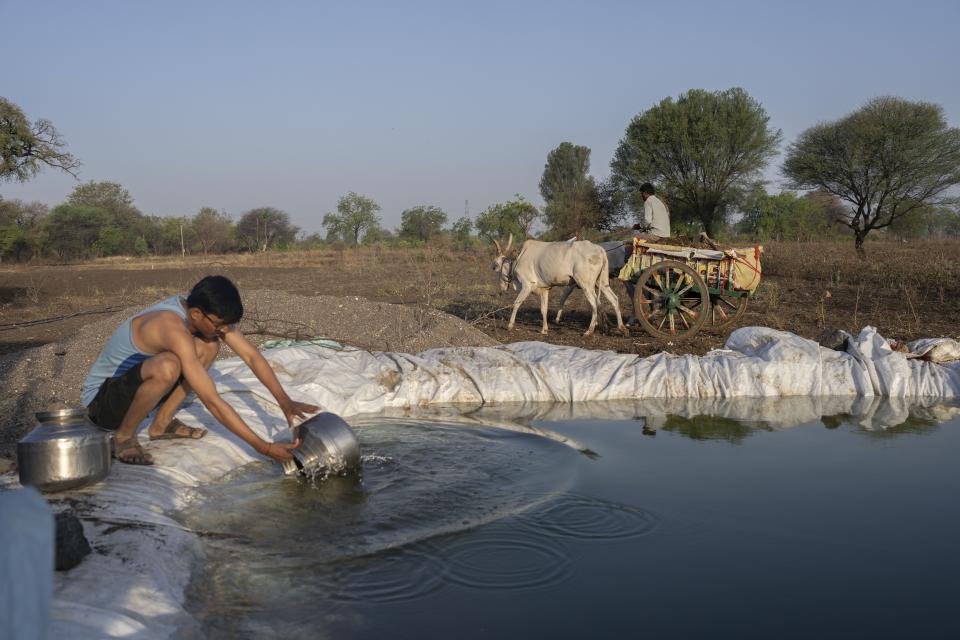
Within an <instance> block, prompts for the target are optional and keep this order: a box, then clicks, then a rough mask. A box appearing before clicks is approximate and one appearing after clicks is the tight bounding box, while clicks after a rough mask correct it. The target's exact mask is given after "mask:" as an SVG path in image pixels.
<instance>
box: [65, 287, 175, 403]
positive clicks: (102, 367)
mask: <svg viewBox="0 0 960 640" xmlns="http://www.w3.org/2000/svg"><path fill="white" fill-rule="evenodd" d="M183 301H184V299H183V298H182V297H181V296H173V297H171V298H167V299H166V300H163V301H161V302H158V303H157V304H154V305H151V306H149V307H147V308H146V309H144V310H143V311H141V312H140V313H138V314H136V315H135V316H132V317H130V318H127V319H126V320H124V321H123V324H121V325H120V326H119V327H117V330H116V331H114V332H113V335H112V336H110V339H109V340H108V341H107V344H106V345H104V347H103V350H102V351H101V352H100V355H99V356H98V357H97V361H96V362H94V363H93V366H92V367H91V368H90V373H89V374H87V379H86V380H84V381H83V390H82V391H81V392H80V400H81V401H82V402H83V404H84V406H88V405H89V404H90V403H91V402H93V399H94V398H95V397H97V392H98V391H99V390H100V386H101V385H102V384H103V381H104V380H106V379H107V378H115V377H117V376H122V375H123V374H124V373H126V372H127V371H129V370H130V369H132V368H133V367H135V366H137V365H138V364H139V363H141V362H143V361H144V360H146V359H147V358H150V357H152V356H154V355H156V354H154V353H144V352H143V351H140V350H139V349H137V347H136V346H134V344H133V335H132V333H131V326H130V323H131V322H132V321H133V319H134V318H139V317H140V316H142V315H146V314H148V313H153V312H154V311H173V312H174V313H175V314H177V315H178V316H180V317H181V318H183V323H184V324H187V310H186V309H185V308H184V304H183Z"/></svg>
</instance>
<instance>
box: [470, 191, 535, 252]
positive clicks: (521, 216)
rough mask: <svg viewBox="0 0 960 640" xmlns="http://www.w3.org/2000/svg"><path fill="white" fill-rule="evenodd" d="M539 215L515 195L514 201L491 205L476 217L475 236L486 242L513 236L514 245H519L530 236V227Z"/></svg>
mask: <svg viewBox="0 0 960 640" xmlns="http://www.w3.org/2000/svg"><path fill="white" fill-rule="evenodd" d="M539 215H540V212H539V211H538V210H537V208H536V207H535V206H533V205H532V204H531V203H529V202H527V201H526V200H525V199H524V198H523V196H521V195H520V194H516V200H510V201H509V202H504V203H501V204H495V205H492V206H490V207H488V208H487V210H486V211H484V212H483V213H481V214H480V215H479V216H477V221H476V223H475V224H476V227H477V234H478V235H479V236H480V237H481V238H483V239H484V240H486V241H487V242H493V241H494V240H503V239H505V238H507V237H508V236H509V235H510V234H513V241H514V244H516V245H519V243H520V242H522V241H523V240H525V239H526V238H527V236H529V235H530V226H531V225H532V224H533V222H534V221H535V220H536V219H537V217H539Z"/></svg>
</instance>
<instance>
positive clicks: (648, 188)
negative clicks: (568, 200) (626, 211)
mask: <svg viewBox="0 0 960 640" xmlns="http://www.w3.org/2000/svg"><path fill="white" fill-rule="evenodd" d="M656 192H657V190H656V189H654V188H653V185H652V184H650V183H649V182H644V183H643V184H642V185H640V193H649V194H650V195H653V194H655V193H656Z"/></svg>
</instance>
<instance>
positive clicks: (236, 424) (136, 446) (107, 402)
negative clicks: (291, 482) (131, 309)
mask: <svg viewBox="0 0 960 640" xmlns="http://www.w3.org/2000/svg"><path fill="white" fill-rule="evenodd" d="M242 316H243V304H242V303H241V302H240V293H239V292H238V291H237V288H236V287H235V286H234V284H233V283H232V282H231V281H230V280H228V279H227V278H225V277H224V276H207V277H206V278H204V279H203V280H201V281H200V282H198V283H197V284H196V285H194V287H193V289H192V290H191V291H190V295H188V296H187V297H186V298H183V297H181V296H173V297H171V298H167V299H166V300H163V301H161V302H158V303H157V304H154V305H153V306H150V307H147V309H145V310H144V311H142V312H140V313H139V314H137V315H135V316H133V317H132V318H129V319H127V320H126V321H125V322H124V323H123V324H121V325H120V326H119V327H118V328H117V330H116V331H114V333H113V335H112V336H111V337H110V340H109V341H108V342H107V344H106V345H105V346H104V347H103V350H102V351H101V352H100V355H99V357H98V358H97V360H96V362H94V364H93V367H92V368H91V369H90V373H89V374H88V375H87V378H86V380H85V381H84V383H83V391H82V392H81V398H82V400H83V403H84V405H86V406H87V412H88V414H89V416H90V419H91V420H92V421H93V422H94V424H96V425H98V426H100V427H102V428H104V429H111V430H116V436H115V444H116V450H117V453H116V455H117V458H118V459H119V460H120V461H121V462H126V463H128V464H143V465H150V464H153V456H151V455H150V454H149V453H147V452H146V451H144V450H143V448H142V447H141V446H140V443H139V441H138V439H137V434H136V429H137V427H138V426H139V425H140V423H141V422H142V421H143V420H144V419H145V418H146V417H147V415H148V414H149V413H150V412H151V411H152V410H153V409H154V408H156V409H157V412H156V415H155V416H154V418H153V421H152V422H151V424H150V426H149V428H148V429H147V434H148V435H149V436H150V439H151V440H169V439H174V438H184V439H194V440H196V439H199V438H202V437H203V436H204V435H205V434H206V431H205V430H204V429H198V428H194V427H190V426H188V425H186V424H184V423H182V422H181V421H180V420H178V419H176V418H174V415H175V414H176V412H177V410H178V409H179V408H180V405H181V403H182V402H183V400H184V398H185V397H186V395H187V393H189V392H190V391H194V392H196V394H197V397H199V398H200V401H201V402H203V404H204V406H205V407H206V408H207V410H208V411H210V413H211V414H212V415H213V417H215V418H216V419H217V420H218V421H220V423H221V424H222V425H223V426H225V427H226V428H227V429H229V430H230V431H232V432H233V433H234V434H236V435H237V436H239V437H240V438H241V439H242V440H244V441H245V442H246V443H247V444H249V445H250V446H251V447H253V449H254V450H256V451H257V452H258V453H260V454H263V455H265V456H269V457H270V458H273V459H274V460H277V461H279V462H286V461H289V460H292V459H293V454H292V453H291V449H294V448H296V447H297V446H298V445H299V444H300V442H299V441H297V442H292V443H281V442H266V441H265V440H263V439H262V438H260V436H258V435H257V434H256V433H254V432H253V430H252V429H250V427H249V426H247V424H246V423H245V422H244V421H243V419H242V418H241V417H240V416H239V415H238V414H237V412H236V411H235V410H234V409H233V407H231V406H230V405H229V404H227V402H226V401H225V400H224V399H223V398H221V397H220V394H218V393H217V389H216V387H215V385H214V383H213V380H211V379H210V374H209V373H207V369H209V368H210V365H212V364H213V361H214V359H216V357H217V353H218V352H219V351H220V343H221V342H223V343H225V344H226V345H227V346H229V347H230V348H231V349H233V351H234V352H235V353H236V354H237V355H238V356H240V358H241V359H242V360H243V361H244V362H245V363H246V364H247V366H248V367H250V369H251V370H252V371H253V373H254V374H255V375H256V376H257V379H259V380H260V382H262V383H263V385H264V386H265V387H266V388H267V389H269V390H270V393H272V394H273V397H274V398H276V400H277V403H278V404H279V405H280V409H281V411H283V415H284V416H285V417H286V419H287V423H288V424H289V425H290V426H291V427H292V426H293V422H294V418H297V417H299V418H303V417H306V416H305V414H307V413H316V412H317V411H318V409H319V408H318V407H316V406H314V405H312V404H306V403H303V402H297V401H295V400H291V399H290V396H288V395H287V393H286V391H284V389H283V387H282V386H281V385H280V381H279V380H277V376H276V375H275V374H274V373H273V369H271V368H270V364H269V363H268V362H267V361H266V359H265V358H264V357H263V355H261V354H260V352H259V351H258V350H257V348H256V347H254V346H253V345H252V344H250V342H248V341H247V339H246V338H245V337H244V336H243V334H242V333H240V331H239V330H238V329H236V328H235V326H234V325H235V323H237V322H239V321H240V318H241V317H242Z"/></svg>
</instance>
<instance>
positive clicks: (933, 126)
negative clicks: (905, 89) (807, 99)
mask: <svg viewBox="0 0 960 640" xmlns="http://www.w3.org/2000/svg"><path fill="white" fill-rule="evenodd" d="M783 173H784V175H786V176H787V177H788V178H789V179H790V183H791V186H792V187H793V188H795V189H823V190H825V191H827V192H829V193H831V194H833V195H834V196H836V197H837V198H839V199H840V200H842V201H843V202H844V203H846V204H847V205H848V209H847V211H846V215H845V219H844V224H846V225H847V226H848V227H850V229H851V230H852V231H853V235H854V247H855V248H856V251H857V254H858V255H859V256H861V257H863V256H864V255H865V251H864V247H863V243H864V241H865V240H866V238H867V235H868V234H869V233H870V232H871V231H873V230H874V229H882V228H884V227H888V226H890V225H891V224H893V223H895V222H896V221H897V220H900V219H902V218H905V217H907V216H910V215H911V214H913V213H915V212H918V211H920V210H922V209H924V208H926V207H931V206H938V205H941V204H945V203H947V202H948V201H949V200H948V199H946V198H945V197H944V194H945V193H946V192H947V191H948V190H949V189H950V187H952V186H954V185H956V184H960V130H958V129H955V128H950V127H948V126H947V122H946V120H945V119H944V117H943V109H942V108H941V107H939V106H938V105H934V104H930V103H926V102H911V101H909V100H904V99H902V98H895V97H882V98H876V99H874V100H871V101H870V102H868V103H867V104H866V105H865V106H864V107H862V108H860V109H858V110H857V111H854V112H853V113H850V114H848V115H846V116H844V117H843V118H841V119H839V120H836V121H834V122H827V123H822V124H818V125H816V126H813V127H811V128H809V129H807V130H806V131H804V132H803V133H801V134H800V136H799V137H798V138H797V140H796V141H795V142H794V143H793V144H791V145H790V146H789V147H788V149H787V156H786V160H785V161H784V164H783Z"/></svg>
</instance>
